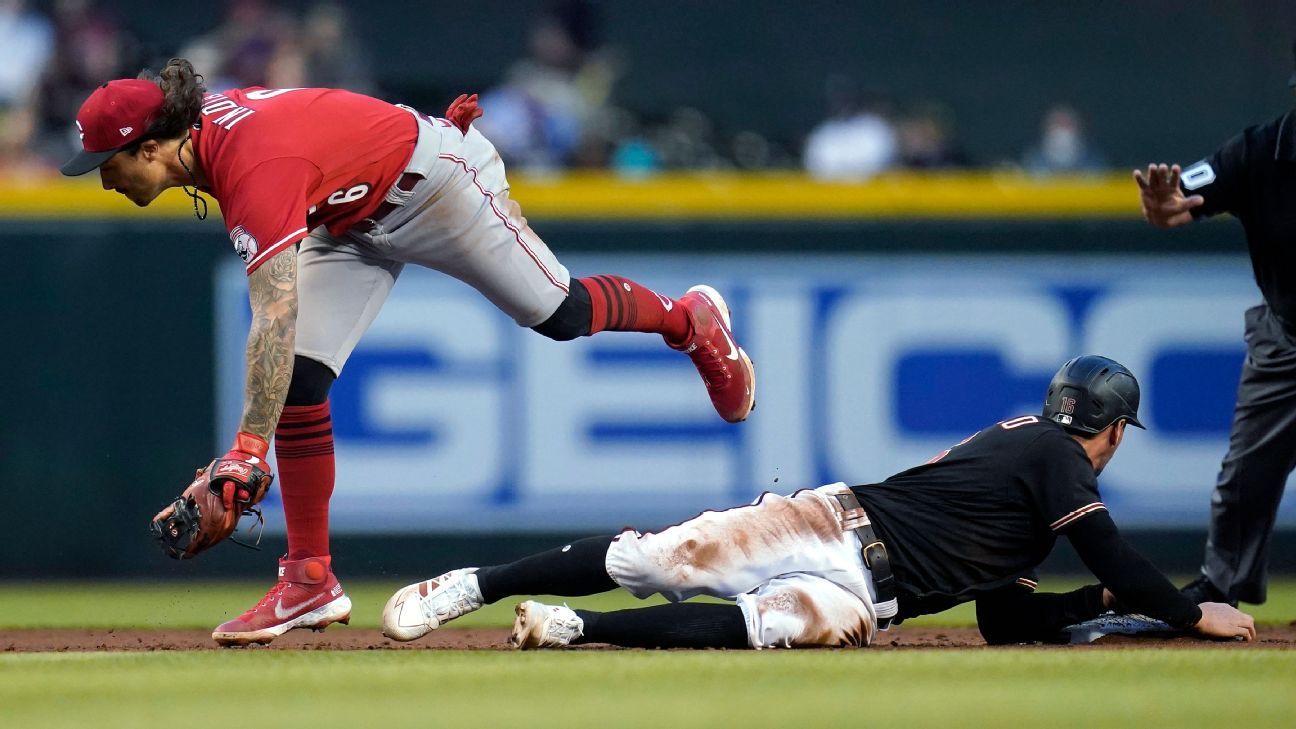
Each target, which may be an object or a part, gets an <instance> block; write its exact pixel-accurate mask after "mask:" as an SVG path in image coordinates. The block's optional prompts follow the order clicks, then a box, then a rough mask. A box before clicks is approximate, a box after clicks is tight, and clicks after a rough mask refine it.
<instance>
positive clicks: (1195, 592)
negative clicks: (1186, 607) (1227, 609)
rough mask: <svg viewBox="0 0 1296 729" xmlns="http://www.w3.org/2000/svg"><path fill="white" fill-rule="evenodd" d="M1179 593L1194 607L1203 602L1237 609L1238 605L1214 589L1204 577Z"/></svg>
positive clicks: (1184, 587) (1189, 584)
mask: <svg viewBox="0 0 1296 729" xmlns="http://www.w3.org/2000/svg"><path fill="white" fill-rule="evenodd" d="M1179 591H1180V592H1182V593H1183V594H1184V597H1187V598H1188V599H1189V600H1192V601H1193V604H1194V605H1200V604H1201V603H1204V602H1222V603H1227V604H1229V605H1232V606H1233V607H1237V604H1238V603H1237V600H1230V599H1228V595H1225V594H1224V592H1223V590H1220V589H1219V588H1218V587H1216V586H1215V585H1214V584H1213V583H1212V582H1211V581H1210V579H1209V578H1208V577H1206V575H1202V576H1201V577H1198V578H1197V579H1195V580H1193V581H1192V582H1189V583H1188V584H1186V585H1184V586H1183V588H1181V589H1180V590H1179Z"/></svg>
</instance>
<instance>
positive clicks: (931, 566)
mask: <svg viewBox="0 0 1296 729" xmlns="http://www.w3.org/2000/svg"><path fill="white" fill-rule="evenodd" d="M852 490H853V491H854V492H855V495H856V496H857V497H858V498H859V500H860V504H861V505H862V506H863V507H864V509H865V511H867V512H868V514H869V516H870V518H871V519H872V520H873V525H874V528H875V529H876V530H877V532H878V536H879V537H881V539H882V541H883V542H884V543H885V544H886V548H887V553H888V555H889V557H890V561H891V569H892V572H893V573H894V574H895V579H896V583H897V587H898V591H899V594H900V612H901V616H902V617H907V616H912V615H916V614H920V613H926V612H937V611H940V610H944V609H946V608H948V607H950V606H952V605H954V604H957V603H960V602H964V601H966V600H971V599H975V598H976V597H977V596H978V595H981V594H985V593H987V592H989V591H992V590H995V589H998V588H1002V587H1004V586H1006V585H1011V584H1012V583H1014V582H1019V583H1020V584H1023V585H1026V586H1028V587H1032V588H1033V587H1034V582H1033V579H1032V578H1033V571H1034V569H1035V568H1036V567H1037V566H1038V565H1039V564H1040V563H1041V562H1043V561H1044V558H1045V557H1046V556H1048V553H1049V552H1050V551H1051V550H1052V549H1053V544H1054V542H1055V541H1056V538H1057V534H1059V533H1060V532H1063V531H1064V530H1066V529H1067V527H1068V526H1070V525H1072V524H1074V523H1076V522H1077V521H1079V520H1082V519H1084V518H1085V517H1086V516H1087V515H1089V514H1093V513H1094V512H1097V511H1104V510H1105V509H1106V507H1105V506H1103V503H1102V498H1101V497H1100V496H1099V495H1098V482H1097V479H1096V476H1095V474H1094V469H1093V464H1092V463H1091V462H1090V460H1089V457H1088V456H1087V455H1086V454H1085V451H1084V449H1083V448H1081V447H1080V444H1079V443H1077V442H1076V441H1075V440H1074V439H1073V438H1072V437H1071V436H1069V435H1067V433H1066V431H1064V430H1063V429H1062V427H1061V426H1059V425H1057V424H1056V423H1053V422H1050V421H1047V420H1044V419H1043V418H1040V417H1037V416H1034V415H1025V416H1022V417H1018V418H1013V419H1011V420H1005V421H1003V422H1001V423H997V424H995V425H992V426H990V427H989V428H986V429H985V430H982V431H981V432H979V433H977V434H975V435H973V436H972V437H970V438H968V439H967V440H964V441H963V442H962V443H959V444H958V445H956V446H954V447H952V448H950V449H949V450H947V451H945V452H944V453H941V454H939V455H937V456H936V457H935V458H933V459H932V460H931V461H929V462H928V463H926V464H924V465H921V466H918V467H916V468H911V469H909V470H907V471H903V472H901V473H898V474H896V475H894V476H892V477H891V478H888V479H887V480H885V481H883V482H882V483H878V484H869V485H863V486H855V487H853V488H852Z"/></svg>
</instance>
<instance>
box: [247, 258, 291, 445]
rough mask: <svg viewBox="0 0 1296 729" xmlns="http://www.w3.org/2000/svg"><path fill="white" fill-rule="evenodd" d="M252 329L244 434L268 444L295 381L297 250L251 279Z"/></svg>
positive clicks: (249, 280) (249, 332) (270, 261)
mask: <svg viewBox="0 0 1296 729" xmlns="http://www.w3.org/2000/svg"><path fill="white" fill-rule="evenodd" d="M248 299H249V301H250V302H251V304H252V328H251V330H249V331H248V340H247V384H246V387H245V389H244V392H243V419H242V421H240V423H239V430H242V431H245V432H248V433H253V434H255V435H259V436H261V437H262V438H265V439H266V440H270V436H271V435H272V434H273V433H274V429H275V426H276V425H277V424H278V423H279V414H280V413H281V412H282V411H283V405H284V398H286V397H287V396H288V383H289V382H290V381H291V380H292V370H293V345H294V342H295V340H296V337H297V251H296V250H295V248H289V249H288V250H286V251H284V252H282V253H279V254H278V255H276V256H275V257H274V258H271V259H270V260H269V261H267V262H266V263H265V264H263V265H262V266H261V267H260V268H258V269H257V270H256V271H254V272H253V273H252V275H251V276H249V277H248Z"/></svg>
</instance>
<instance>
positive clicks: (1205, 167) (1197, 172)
mask: <svg viewBox="0 0 1296 729" xmlns="http://www.w3.org/2000/svg"><path fill="white" fill-rule="evenodd" d="M1179 181H1180V182H1182V183H1183V186H1184V189H1185V190H1196V189H1197V188H1199V187H1204V186H1206V185H1209V184H1211V183H1212V182H1214V181H1215V170H1214V168H1212V167H1211V166H1210V163H1209V162H1207V161H1206V160H1202V161H1201V162H1198V163H1196V164H1194V165H1193V166H1192V167H1189V168H1188V169H1186V170H1184V171H1183V173H1182V174H1180V175H1179Z"/></svg>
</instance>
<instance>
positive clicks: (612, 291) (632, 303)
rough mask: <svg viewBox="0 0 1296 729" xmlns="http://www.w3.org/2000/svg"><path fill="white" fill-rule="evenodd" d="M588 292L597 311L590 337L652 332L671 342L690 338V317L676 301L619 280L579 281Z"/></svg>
mask: <svg viewBox="0 0 1296 729" xmlns="http://www.w3.org/2000/svg"><path fill="white" fill-rule="evenodd" d="M578 280H579V281H580V282H581V284H582V285H583V286H584V287H585V288H586V289H587V290H588V291H589V295H590V304H592V307H593V309H594V313H593V316H592V317H591V319H592V321H591V322H590V334H594V333H597V332H601V331H604V330H607V331H613V332H653V333H655V334H660V335H662V336H663V337H666V339H667V340H668V341H671V342H679V341H683V340H684V339H685V338H686V337H688V336H689V320H688V315H687V314H685V313H684V308H683V307H681V306H676V304H675V300H674V299H672V298H669V297H666V296H662V295H661V294H659V293H657V292H656V291H653V290H652V289H650V288H647V287H645V286H642V285H640V284H637V283H635V282H634V281H631V280H630V279H627V278H621V277H620V276H590V277H589V278H582V279H578Z"/></svg>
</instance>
